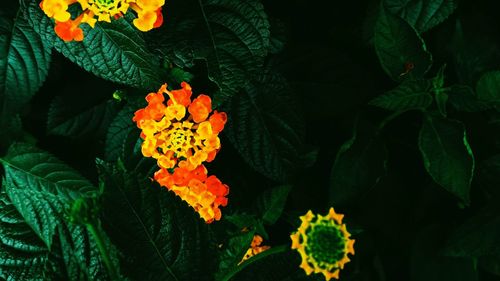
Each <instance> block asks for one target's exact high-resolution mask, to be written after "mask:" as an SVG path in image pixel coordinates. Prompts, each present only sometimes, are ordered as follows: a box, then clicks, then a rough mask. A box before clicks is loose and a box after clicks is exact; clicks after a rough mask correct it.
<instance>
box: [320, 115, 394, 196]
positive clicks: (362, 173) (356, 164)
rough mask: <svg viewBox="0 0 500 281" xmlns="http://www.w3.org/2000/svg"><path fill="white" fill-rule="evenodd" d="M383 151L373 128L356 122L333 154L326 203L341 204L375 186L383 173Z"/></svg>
mask: <svg viewBox="0 0 500 281" xmlns="http://www.w3.org/2000/svg"><path fill="white" fill-rule="evenodd" d="M386 161H387V151H386V147H385V144H384V143H383V142H382V140H381V139H380V138H379V137H378V135H376V133H375V131H374V128H372V127H371V126H369V125H368V124H365V122H364V121H362V120H361V121H358V123H357V124H356V126H355V128H354V131H353V136H352V138H351V139H349V140H348V141H347V142H345V143H344V144H343V145H342V146H341V147H340V150H339V152H338V153H337V157H336V159H335V162H334V164H333V167H332V170H331V173H330V201H331V202H332V203H333V204H334V205H336V204H345V203H347V202H350V201H352V200H353V199H355V198H357V197H358V196H361V195H362V194H364V193H365V192H366V191H368V190H369V189H370V188H372V187H373V186H375V184H377V183H378V181H379V180H380V178H381V177H382V176H383V175H385V172H386Z"/></svg>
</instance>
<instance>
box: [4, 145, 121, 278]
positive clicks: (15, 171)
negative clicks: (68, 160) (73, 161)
mask: <svg viewBox="0 0 500 281" xmlns="http://www.w3.org/2000/svg"><path fill="white" fill-rule="evenodd" d="M1 162H2V164H3V166H4V169H5V173H6V178H5V180H4V182H3V186H4V190H5V193H6V195H7V196H8V197H6V196H4V197H3V198H2V204H0V224H2V229H5V230H7V231H8V233H6V232H0V256H3V257H5V260H4V259H1V260H2V262H0V273H1V274H8V276H9V277H11V278H16V277H18V278H19V279H14V280H27V279H25V278H28V280H31V279H30V278H32V279H33V280H53V279H56V280H87V279H86V278H89V279H92V280H107V273H106V271H105V270H104V268H103V267H102V263H101V258H100V255H99V252H98V251H97V248H96V247H97V246H96V244H95V242H94V241H93V240H92V239H91V238H90V237H89V234H88V233H87V231H86V230H85V228H84V227H83V226H76V225H72V224H69V223H68V221H67V220H66V219H65V214H66V211H67V209H68V208H69V206H70V204H71V202H72V201H73V200H74V199H76V198H81V197H83V196H87V195H89V194H90V192H92V193H94V192H96V189H95V188H94V187H92V186H91V184H90V183H89V182H88V181H86V180H85V179H83V177H81V176H80V175H78V174H77V173H76V172H75V171H73V170H72V169H71V168H69V167H67V166H66V165H64V164H63V163H62V162H60V161H59V160H57V159H56V158H54V157H53V156H51V155H50V154H48V153H46V152H44V151H41V150H38V149H36V148H34V147H31V146H29V145H25V144H14V145H12V146H11V148H10V149H9V151H8V153H7V156H6V157H5V158H3V159H2V160H1ZM4 227H5V228H4ZM112 250H113V249H112V248H110V251H112ZM26 267H29V268H26ZM28 276H29V277H28Z"/></svg>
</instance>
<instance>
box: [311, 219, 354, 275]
mask: <svg viewBox="0 0 500 281" xmlns="http://www.w3.org/2000/svg"><path fill="white" fill-rule="evenodd" d="M344 249H345V239H344V235H343V234H342V232H341V231H340V230H339V229H338V228H337V226H336V225H333V224H332V225H316V226H315V227H313V228H312V229H311V230H310V232H309V233H308V234H307V246H306V251H307V252H308V253H309V254H310V255H311V256H312V257H313V258H314V260H315V261H316V262H318V264H319V265H320V266H322V265H331V264H334V263H336V262H337V261H339V260H341V259H342V257H344V254H345V253H344Z"/></svg>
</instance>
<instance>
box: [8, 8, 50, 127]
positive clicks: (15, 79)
mask: <svg viewBox="0 0 500 281" xmlns="http://www.w3.org/2000/svg"><path fill="white" fill-rule="evenodd" d="M4 12H5V10H4V11H2V12H0V109H1V112H2V120H4V118H6V116H9V117H10V114H12V113H18V111H19V110H20V109H21V108H22V107H23V106H24V105H25V104H26V103H27V102H28V101H29V100H30V99H31V97H32V96H33V94H35V92H36V91H37V90H38V88H39V87H40V86H41V85H42V83H43V82H44V80H45V77H46V76H47V73H48V70H49V65H50V55H51V51H50V47H49V46H47V44H45V43H44V42H43V41H42V40H41V38H40V36H39V35H38V34H37V33H36V32H35V31H34V30H33V29H32V28H31V26H30V25H29V24H28V18H27V15H26V13H25V12H24V9H22V8H20V9H19V10H18V11H17V14H16V15H15V17H14V19H11V17H10V16H9V15H8V14H7V13H4Z"/></svg>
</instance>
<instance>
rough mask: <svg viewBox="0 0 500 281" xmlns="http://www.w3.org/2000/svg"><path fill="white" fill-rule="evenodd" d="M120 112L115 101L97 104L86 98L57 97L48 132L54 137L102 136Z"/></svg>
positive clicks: (49, 117) (51, 112)
mask: <svg viewBox="0 0 500 281" xmlns="http://www.w3.org/2000/svg"><path fill="white" fill-rule="evenodd" d="M117 112H118V103H117V102H116V101H114V100H103V101H100V102H96V101H94V100H88V101H87V99H86V98H79V99H75V98H74V97H71V98H70V97H61V96H59V97H56V98H55V99H54V100H53V101H52V103H51V105H50V109H49V114H48V120H47V131H48V132H49V133H50V134H53V135H60V136H67V137H74V138H78V137H82V136H86V135H89V134H91V135H97V136H100V135H102V134H104V133H105V132H106V129H107V128H108V127H109V124H110V123H111V121H112V120H113V118H114V117H115V115H116V114H117Z"/></svg>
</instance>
